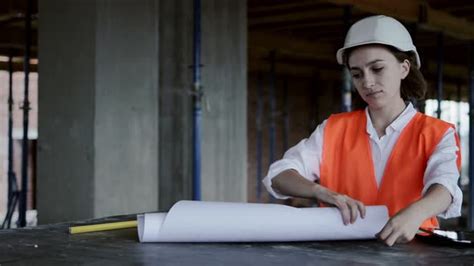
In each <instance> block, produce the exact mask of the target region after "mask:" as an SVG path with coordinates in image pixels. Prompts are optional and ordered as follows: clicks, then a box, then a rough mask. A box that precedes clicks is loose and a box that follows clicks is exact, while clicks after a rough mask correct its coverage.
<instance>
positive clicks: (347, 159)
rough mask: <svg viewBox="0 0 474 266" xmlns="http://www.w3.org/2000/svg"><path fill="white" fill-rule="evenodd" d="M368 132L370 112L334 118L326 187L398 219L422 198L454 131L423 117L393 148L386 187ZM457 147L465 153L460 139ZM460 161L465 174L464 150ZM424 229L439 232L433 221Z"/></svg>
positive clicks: (324, 163) (324, 166)
mask: <svg viewBox="0 0 474 266" xmlns="http://www.w3.org/2000/svg"><path fill="white" fill-rule="evenodd" d="M366 127H367V117H366V114H365V112H364V111H354V112H349V113H341V114H336V115H332V116H330V117H329V119H328V121H327V124H326V127H325V129H324V141H323V152H322V159H321V165H320V175H321V176H320V184H321V185H322V186H324V187H326V188H328V189H330V190H332V191H335V192H337V193H340V194H345V195H347V196H349V197H351V198H353V199H356V200H359V201H361V202H363V203H364V204H365V205H367V206H370V205H386V206H387V207H388V211H389V215H390V217H392V216H393V215H395V214H396V213H397V212H398V211H400V210H401V209H403V208H405V207H407V206H408V205H410V204H411V203H413V202H415V201H416V200H418V199H420V198H421V196H422V195H421V192H422V190H423V176H424V173H425V169H426V166H427V162H428V159H429V158H430V156H431V154H432V153H433V151H434V149H435V148H436V146H437V144H438V143H439V142H440V140H441V139H442V137H443V136H444V134H445V133H446V130H448V128H449V127H454V126H453V125H451V124H449V123H447V122H444V121H441V120H439V119H435V118H432V117H429V116H426V115H424V114H421V113H419V112H417V113H416V115H415V116H414V117H413V118H412V119H411V121H410V122H408V124H407V125H406V127H405V128H404V129H403V131H402V132H401V134H400V137H399V139H398V140H397V142H396V144H395V146H394V147H393V150H392V152H391V154H390V156H389V158H388V161H387V164H386V166H385V170H384V174H383V178H382V181H381V184H380V187H377V182H376V179H375V168H374V165H373V162H372V152H371V148H370V143H369V135H368V134H367V131H366ZM456 144H457V146H458V148H459V139H458V137H457V135H456ZM457 156H458V157H457V164H458V168H459V169H460V165H461V156H460V149H459V150H458V152H457ZM421 227H423V228H438V227H439V224H438V220H437V219H436V217H431V218H429V219H427V220H426V221H424V222H423V224H422V226H421Z"/></svg>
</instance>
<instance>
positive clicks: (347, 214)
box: [335, 195, 365, 225]
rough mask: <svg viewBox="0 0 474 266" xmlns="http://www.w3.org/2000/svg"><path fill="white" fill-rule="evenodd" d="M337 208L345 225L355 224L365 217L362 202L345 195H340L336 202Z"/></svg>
mask: <svg viewBox="0 0 474 266" xmlns="http://www.w3.org/2000/svg"><path fill="white" fill-rule="evenodd" d="M335 205H336V207H338V208H339V210H340V212H341V216H342V221H343V223H344V225H348V224H349V223H351V224H353V223H355V221H356V220H357V218H358V217H359V213H360V215H361V217H362V218H364V217H365V206H364V204H363V203H362V202H360V201H356V200H354V199H352V198H350V197H347V196H344V195H338V196H337V198H336V200H335Z"/></svg>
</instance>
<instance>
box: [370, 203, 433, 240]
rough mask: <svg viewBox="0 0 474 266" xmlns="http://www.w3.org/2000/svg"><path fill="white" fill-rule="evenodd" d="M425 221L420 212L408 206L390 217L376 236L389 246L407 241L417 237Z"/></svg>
mask: <svg viewBox="0 0 474 266" xmlns="http://www.w3.org/2000/svg"><path fill="white" fill-rule="evenodd" d="M423 221H424V219H423V217H422V214H420V212H417V211H415V210H414V209H413V208H410V207H408V208H406V209H403V210H401V211H400V212H398V213H397V214H396V215H395V216H393V217H392V218H390V220H389V221H388V222H387V224H385V226H384V228H383V229H382V230H381V231H380V232H379V233H377V234H376V235H375V236H376V237H377V238H378V239H380V240H381V241H383V242H384V243H385V244H386V245H387V246H392V245H393V244H395V243H407V242H410V241H411V240H412V239H413V238H414V237H415V234H416V233H417V231H418V228H419V227H420V225H421V224H422V223H423Z"/></svg>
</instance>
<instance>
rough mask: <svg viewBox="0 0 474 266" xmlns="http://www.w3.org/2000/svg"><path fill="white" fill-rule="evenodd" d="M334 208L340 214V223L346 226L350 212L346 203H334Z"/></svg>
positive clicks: (349, 218)
mask: <svg viewBox="0 0 474 266" xmlns="http://www.w3.org/2000/svg"><path fill="white" fill-rule="evenodd" d="M336 207H337V208H338V209H339V211H340V212H341V216H342V222H343V223H344V225H348V224H349V222H350V220H351V211H350V209H349V207H348V205H347V202H345V201H343V200H341V201H337V202H336Z"/></svg>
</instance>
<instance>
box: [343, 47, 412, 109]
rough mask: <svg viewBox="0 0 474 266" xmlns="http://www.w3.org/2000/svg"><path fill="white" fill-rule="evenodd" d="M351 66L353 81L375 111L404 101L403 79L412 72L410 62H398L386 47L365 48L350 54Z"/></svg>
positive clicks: (349, 62) (359, 48)
mask: <svg viewBox="0 0 474 266" xmlns="http://www.w3.org/2000/svg"><path fill="white" fill-rule="evenodd" d="M348 66H349V70H350V72H351V76H352V82H353V83H354V86H355V87H356V89H357V91H358V92H359V94H360V96H361V97H362V99H363V100H364V101H365V102H366V103H367V104H368V105H369V108H371V109H373V110H376V109H380V108H384V107H387V106H390V105H391V104H395V103H399V101H403V99H402V98H401V96H400V84H401V80H402V79H404V78H406V76H407V75H408V73H409V71H410V62H409V61H408V60H405V61H404V62H401V63H400V62H399V61H398V60H397V58H396V57H395V56H394V55H393V54H392V53H391V52H390V50H388V49H387V48H385V47H384V46H381V45H365V46H361V47H358V48H356V49H355V50H353V51H352V52H351V54H350V55H349V59H348Z"/></svg>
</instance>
